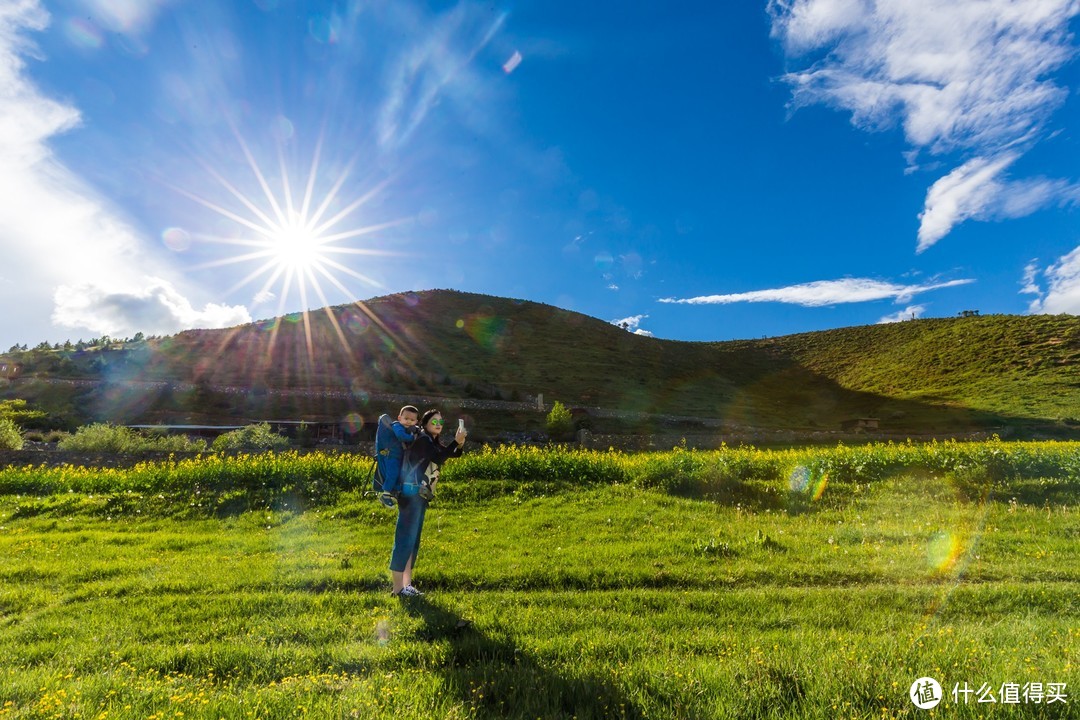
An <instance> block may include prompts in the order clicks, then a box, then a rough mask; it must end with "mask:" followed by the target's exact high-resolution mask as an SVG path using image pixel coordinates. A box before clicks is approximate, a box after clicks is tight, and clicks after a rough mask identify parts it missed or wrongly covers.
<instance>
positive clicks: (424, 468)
mask: <svg viewBox="0 0 1080 720" xmlns="http://www.w3.org/2000/svg"><path fill="white" fill-rule="evenodd" d="M460 456H461V446H460V445H458V444H457V441H456V440H451V441H450V444H449V445H443V444H442V443H440V442H439V440H438V439H437V438H435V437H432V436H431V435H429V434H428V433H427V432H426V431H421V433H420V434H419V435H418V436H417V437H416V440H415V441H414V442H413V444H412V445H410V446H409V447H408V449H407V450H406V451H405V458H404V459H403V461H402V463H401V485H402V487H401V489H402V492H404V493H406V494H409V495H412V494H415V493H416V491H417V489H418V488H419V487H420V483H421V482H423V481H424V480H430V479H431V478H433V477H435V473H437V472H438V468H439V466H440V465H442V464H443V462H445V461H446V459H447V458H452V457H460Z"/></svg>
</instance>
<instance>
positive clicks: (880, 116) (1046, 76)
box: [769, 0, 1080, 250]
mask: <svg viewBox="0 0 1080 720" xmlns="http://www.w3.org/2000/svg"><path fill="white" fill-rule="evenodd" d="M769 11H770V14H771V15H772V19H773V35H774V36H775V37H778V38H779V39H781V40H782V42H783V44H784V46H785V48H786V50H787V51H788V53H789V56H790V57H792V58H798V57H801V56H804V55H805V54H807V53H811V52H815V53H820V52H821V51H827V52H828V54H827V55H826V56H825V57H823V58H822V59H820V60H819V61H817V62H815V63H813V64H812V65H811V66H810V67H808V68H807V69H804V70H798V71H795V72H791V73H788V74H787V75H786V76H785V80H786V81H787V82H788V83H789V85H790V86H791V89H792V105H793V106H794V107H799V106H805V105H810V104H816V103H823V104H826V105H831V106H834V107H838V108H841V109H844V110H848V111H850V112H851V114H852V123H853V124H854V125H855V126H856V127H859V128H862V129H867V130H876V129H882V128H886V127H891V126H892V125H893V124H894V123H895V122H896V121H897V120H899V121H900V122H901V123H902V125H903V131H904V134H905V137H906V138H907V140H908V142H909V143H911V145H912V146H913V147H914V148H916V150H919V151H926V152H929V153H931V154H936V155H941V154H945V153H951V152H959V153H961V154H963V155H966V156H968V157H973V158H974V159H972V160H969V161H968V162H967V163H965V164H963V165H962V166H961V167H960V168H958V169H957V170H956V171H954V172H953V173H950V175H949V176H947V177H946V178H942V179H941V180H939V181H938V183H935V184H934V187H933V188H931V190H930V192H929V193H928V195H927V202H926V210H924V212H923V215H922V217H923V225H922V227H921V228H920V231H919V248H920V250H922V249H925V248H927V247H929V246H930V245H932V244H933V243H934V242H936V241H937V240H939V239H940V238H941V237H944V235H945V234H947V233H948V232H949V231H950V230H951V229H952V227H953V226H954V225H955V224H956V223H958V222H962V221H963V220H965V219H988V218H1008V217H1019V216H1021V215H1025V214H1029V213H1031V212H1034V211H1035V210H1037V209H1039V208H1041V207H1044V206H1046V205H1048V204H1050V203H1052V202H1054V201H1056V200H1058V199H1060V198H1061V196H1062V194H1063V193H1064V194H1066V195H1070V196H1072V197H1073V198H1075V195H1076V185H1075V184H1074V183H1069V182H1065V181H1057V180H1038V181H1032V182H1021V183H1005V182H1003V181H1000V180H999V181H998V183H999V184H998V185H996V186H994V187H993V188H990V189H988V188H987V186H986V183H988V182H990V181H991V180H993V179H994V178H995V177H996V176H997V175H998V174H999V173H1000V172H1001V171H1002V169H1003V168H1004V167H1005V166H1007V165H1009V164H1010V163H1011V162H1012V161H1013V160H1015V158H1016V157H1017V156H1018V155H1019V154H1020V153H1022V152H1023V151H1024V150H1026V149H1027V148H1029V147H1030V146H1031V145H1032V144H1033V143H1035V142H1037V141H1038V140H1039V139H1041V137H1042V136H1043V135H1044V134H1045V126H1046V124H1047V121H1048V120H1049V118H1050V116H1051V114H1052V113H1053V112H1054V111H1055V110H1057V109H1058V108H1059V107H1060V106H1061V104H1062V103H1063V101H1064V99H1065V97H1066V95H1067V91H1066V90H1065V89H1064V88H1062V87H1061V86H1059V85H1058V84H1056V83H1055V82H1054V80H1053V79H1052V77H1051V76H1052V74H1053V73H1054V72H1055V71H1057V70H1058V69H1060V68H1061V67H1062V66H1063V65H1065V64H1066V63H1067V62H1069V61H1070V60H1071V59H1072V58H1073V57H1074V56H1075V54H1076V49H1077V48H1076V46H1075V45H1074V42H1073V36H1072V35H1071V34H1070V32H1069V23H1070V21H1071V20H1072V19H1073V18H1075V17H1076V16H1077V15H1078V14H1080V3H1078V2H1077V1H1076V0H918V1H916V0H878V1H877V2H873V3H871V2H865V1H863V0H770V3H769ZM916 157H917V153H912V154H910V155H909V162H914V159H915V158H916ZM971 163H976V166H975V167H972V166H971ZM957 173H959V175H957ZM980 180H981V181H982V182H979V181H980ZM941 183H945V186H946V187H940V186H939V185H940V184H941ZM946 189H947V190H948V192H947V193H946ZM943 194H945V195H946V197H944V198H942V197H941V196H942V195H943ZM965 208H978V211H977V212H969V213H965V212H964V210H965Z"/></svg>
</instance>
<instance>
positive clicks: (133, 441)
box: [57, 423, 206, 453]
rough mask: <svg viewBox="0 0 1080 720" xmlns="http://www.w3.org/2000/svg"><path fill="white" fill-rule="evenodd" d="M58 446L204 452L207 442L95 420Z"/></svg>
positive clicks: (84, 449)
mask: <svg viewBox="0 0 1080 720" xmlns="http://www.w3.org/2000/svg"><path fill="white" fill-rule="evenodd" d="M57 448H58V449H60V450H73V451H76V452H109V453H139V452H203V451H205V450H206V441H205V440H190V439H188V438H187V437H185V436H183V435H165V436H160V435H159V436H156V437H146V436H143V435H140V434H139V433H137V432H135V431H134V430H132V429H131V428H126V427H124V426H122V425H113V424H111V423H94V424H93V425H84V426H83V427H81V428H79V429H78V430H76V431H75V434H74V435H69V436H67V437H65V438H63V439H61V440H60V442H59V443H58V444H57Z"/></svg>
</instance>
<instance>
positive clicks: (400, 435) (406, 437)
mask: <svg viewBox="0 0 1080 720" xmlns="http://www.w3.org/2000/svg"><path fill="white" fill-rule="evenodd" d="M390 429H391V430H393V431H394V437H396V438H397V439H398V440H400V441H401V442H403V443H405V444H409V443H411V442H412V441H413V440H415V439H416V436H417V434H418V433H416V432H414V431H413V430H411V429H409V428H407V427H405V426H404V425H402V424H401V423H399V422H396V421H395V422H394V424H393V425H391V426H390Z"/></svg>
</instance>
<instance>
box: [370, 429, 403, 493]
mask: <svg viewBox="0 0 1080 720" xmlns="http://www.w3.org/2000/svg"><path fill="white" fill-rule="evenodd" d="M393 424H394V421H393V420H392V419H391V418H390V416H389V415H387V414H385V413H383V414H382V415H380V416H379V423H378V426H377V427H376V429H375V457H374V460H373V464H372V472H371V489H372V490H373V491H374V492H375V493H376V494H377V495H381V494H383V493H387V492H395V491H396V490H398V479H399V478H398V476H399V475H400V473H401V460H400V458H398V462H396V463H391V462H390V461H391V457H390V448H392V447H394V446H397V447H400V448H401V450H402V455H404V451H405V447H406V445H405V443H403V442H402V441H401V440H399V439H398V437H397V435H396V434H395V433H394V429H393Z"/></svg>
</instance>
